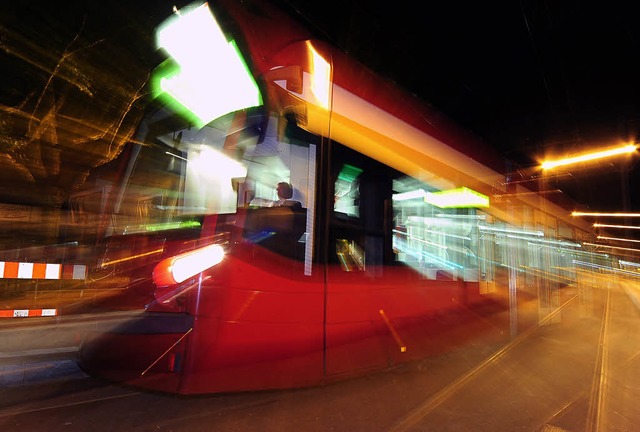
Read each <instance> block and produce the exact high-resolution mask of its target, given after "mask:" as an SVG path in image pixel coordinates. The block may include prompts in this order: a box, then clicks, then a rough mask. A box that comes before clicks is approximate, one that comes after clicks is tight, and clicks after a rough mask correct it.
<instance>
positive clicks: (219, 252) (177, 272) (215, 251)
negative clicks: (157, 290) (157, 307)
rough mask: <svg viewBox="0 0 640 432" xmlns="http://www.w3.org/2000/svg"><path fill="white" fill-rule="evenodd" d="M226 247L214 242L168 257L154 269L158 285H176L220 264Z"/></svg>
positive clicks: (154, 278) (154, 277) (154, 279)
mask: <svg viewBox="0 0 640 432" xmlns="http://www.w3.org/2000/svg"><path fill="white" fill-rule="evenodd" d="M223 258H224V248H223V247H222V246H220V245H217V244H214V245H210V246H205V247H203V248H200V249H196V250H193V251H189V252H186V253H183V254H180V255H176V256H173V257H171V258H166V259H164V260H162V261H160V263H158V265H157V266H156V267H155V269H153V282H154V283H155V284H156V286H159V287H160V286H167V285H175V284H178V283H181V282H184V281H185V280H187V279H189V278H190V277H192V276H195V275H197V274H198V273H201V272H203V271H205V270H207V269H210V268H211V267H213V266H215V265H217V264H219V263H220V262H221V261H222V259H223Z"/></svg>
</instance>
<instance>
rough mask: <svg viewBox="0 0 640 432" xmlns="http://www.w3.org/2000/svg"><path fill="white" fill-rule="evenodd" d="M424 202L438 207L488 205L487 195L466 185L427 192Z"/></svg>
mask: <svg viewBox="0 0 640 432" xmlns="http://www.w3.org/2000/svg"><path fill="white" fill-rule="evenodd" d="M424 200H425V202H428V203H429V204H433V205H434V206H437V207H440V208H466V207H489V197H488V196H486V195H483V194H481V193H479V192H476V191H474V190H473V189H469V188H466V187H461V188H458V189H449V190H445V191H440V192H432V193H427V194H426V195H425V197H424Z"/></svg>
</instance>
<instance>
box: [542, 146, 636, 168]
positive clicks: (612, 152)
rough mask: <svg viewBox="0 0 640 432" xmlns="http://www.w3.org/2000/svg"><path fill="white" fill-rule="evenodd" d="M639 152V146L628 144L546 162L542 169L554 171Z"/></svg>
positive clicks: (543, 163)
mask: <svg viewBox="0 0 640 432" xmlns="http://www.w3.org/2000/svg"><path fill="white" fill-rule="evenodd" d="M636 150H637V146H636V145H635V144H627V145H624V146H622V147H616V148H613V149H609V150H602V151H597V152H593V153H585V154H583V155H579V156H574V157H570V158H566V159H558V160H555V161H544V162H542V164H541V165H540V168H542V169H543V170H548V169H552V168H555V167H558V166H563V165H571V164H574V163H577V162H586V161H590V160H595V159H601V158H605V157H610V156H617V155H620V154H625V153H633V152H635V151H636Z"/></svg>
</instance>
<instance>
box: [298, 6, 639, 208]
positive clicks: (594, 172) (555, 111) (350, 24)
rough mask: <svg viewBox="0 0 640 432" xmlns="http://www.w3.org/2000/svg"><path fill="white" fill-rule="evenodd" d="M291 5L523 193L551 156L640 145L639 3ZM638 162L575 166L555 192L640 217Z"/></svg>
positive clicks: (551, 180)
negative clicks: (479, 142) (506, 164)
mask: <svg viewBox="0 0 640 432" xmlns="http://www.w3.org/2000/svg"><path fill="white" fill-rule="evenodd" d="M287 2H288V3H289V4H292V5H294V7H295V8H296V9H297V10H298V12H299V13H300V14H301V15H302V16H305V17H307V18H308V19H309V21H310V22H311V23H313V24H314V25H315V26H316V27H317V29H318V30H320V31H321V32H322V33H324V34H325V35H326V36H327V37H328V38H329V39H330V40H332V41H334V43H335V44H337V45H338V46H339V47H340V48H342V49H343V50H345V51H347V52H348V53H350V54H351V55H353V56H354V57H356V58H358V59H359V60H360V61H362V62H363V63H365V64H366V65H368V66H369V67H371V68H372V69H374V70H376V71H378V72H380V73H381V74H382V75H385V76H387V77H389V78H390V79H392V80H394V81H396V82H397V83H398V84H400V85H401V86H403V87H405V88H406V89H407V90H409V91H410V92H412V93H415V94H416V95H418V96H419V97H421V98H422V99H424V100H426V101H427V102H429V103H431V104H432V105H433V106H435V107H436V108H438V109H439V110H440V111H442V112H444V113H445V114H447V115H448V116H450V117H451V118H452V119H453V120H455V121H456V122H457V123H458V124H460V125H461V126H462V127H464V128H467V129H469V130H471V131H473V132H474V133H475V134H476V135H478V136H479V137H481V138H482V139H484V140H485V141H487V142H488V143H489V144H490V145H492V146H494V147H496V148H498V149H499V150H500V151H501V153H502V154H503V155H505V157H506V158H508V159H510V160H511V161H513V162H514V170H516V171H517V172H518V173H520V174H522V177H520V180H521V181H523V185H525V186H526V182H527V179H529V178H531V179H532V181H533V180H534V179H536V178H537V177H538V176H539V173H536V172H535V170H534V169H533V168H534V167H535V166H537V164H538V162H539V161H541V160H542V159H543V158H544V156H545V155H552V154H553V155H557V156H560V157H567V156H571V155H575V154H576V153H580V152H582V151H585V150H589V149H594V148H602V147H605V146H611V145H616V144H618V143H620V142H622V141H627V142H628V141H632V142H633V140H635V139H636V138H637V135H638V132H639V131H638V129H640V98H639V96H640V80H639V79H638V78H639V77H638V75H639V71H640V68H639V66H640V49H639V48H640V27H639V26H638V24H637V20H636V17H637V14H636V13H635V3H634V2H631V1H628V2H615V1H613V2H581V1H566V2H565V1H561V2H554V1H529V0H520V1H518V0H508V1H494V2H478V1H456V0H453V1H446V2H421V3H419V7H418V3H415V2H408V1H400V2H393V6H394V7H391V4H392V3H391V2H384V3H382V2H371V1H364V0H340V1H334V0H329V1H322V2H309V1H306V0H287ZM639 139H640V138H639ZM638 158H640V156H635V157H632V158H624V157H623V158H618V159H608V160H606V161H600V162H598V163H591V164H583V165H579V166H574V167H572V169H571V170H570V171H559V172H557V173H556V174H554V175H551V176H549V177H548V178H547V184H548V186H547V187H548V188H549V189H555V188H559V189H561V190H562V191H563V192H564V194H565V196H569V197H570V198H571V201H574V202H575V206H576V208H579V209H581V210H586V211H622V210H634V211H640V189H639V187H638V184H639V183H640V174H639V173H638V171H640V168H638V167H637V160H638ZM626 173H629V174H628V175H627V174H626ZM627 186H628V187H627Z"/></svg>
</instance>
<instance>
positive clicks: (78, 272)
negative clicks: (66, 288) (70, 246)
mask: <svg viewBox="0 0 640 432" xmlns="http://www.w3.org/2000/svg"><path fill="white" fill-rule="evenodd" d="M86 277H87V266H86V265H84V264H45V263H29V262H10V261H0V279H86Z"/></svg>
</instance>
